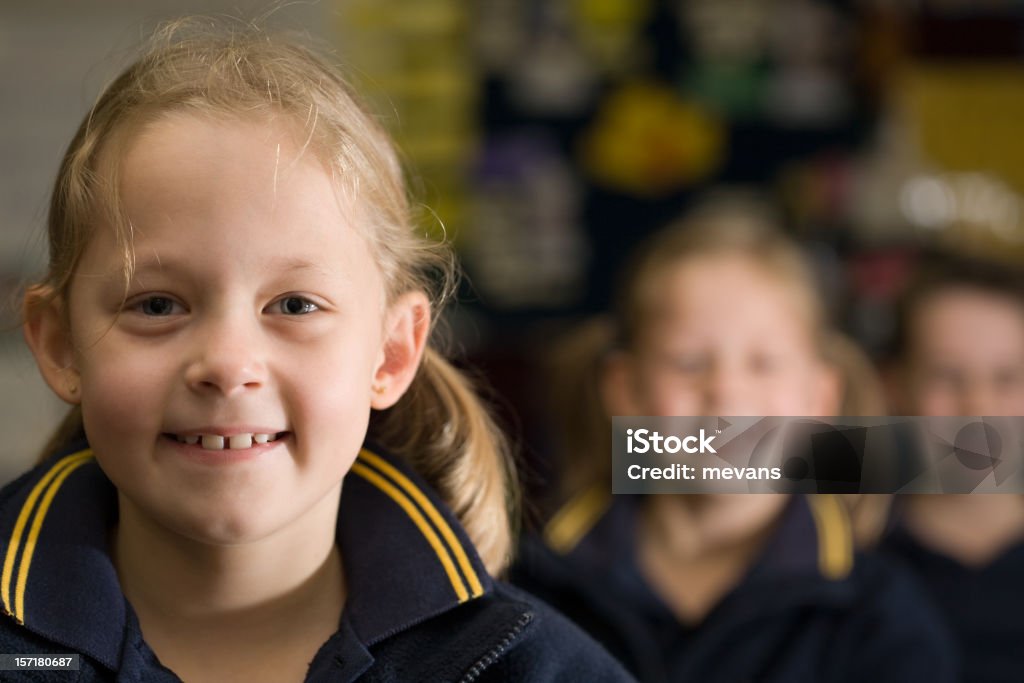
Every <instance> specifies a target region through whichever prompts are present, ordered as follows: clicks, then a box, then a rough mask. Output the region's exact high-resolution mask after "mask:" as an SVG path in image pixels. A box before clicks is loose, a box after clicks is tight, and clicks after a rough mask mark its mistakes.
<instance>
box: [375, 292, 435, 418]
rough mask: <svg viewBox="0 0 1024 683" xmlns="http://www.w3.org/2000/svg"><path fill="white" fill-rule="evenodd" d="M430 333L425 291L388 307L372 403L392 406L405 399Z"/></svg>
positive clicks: (384, 406)
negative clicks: (403, 397) (404, 395)
mask: <svg viewBox="0 0 1024 683" xmlns="http://www.w3.org/2000/svg"><path fill="white" fill-rule="evenodd" d="M429 333H430V300H429V299H428V298H427V295H426V294H424V293H423V292H416V291H414V292H407V293H405V294H403V295H402V296H401V297H399V298H398V300H397V301H395V302H394V303H393V304H392V305H391V306H390V307H389V308H388V313H387V319H386V321H385V327H384V345H383V348H382V349H381V358H380V362H379V364H378V366H377V370H376V372H375V373H374V375H373V386H372V387H371V392H372V395H371V398H370V406H371V407H372V408H375V409H377V410H384V409H385V408H390V407H391V406H393V405H395V403H397V402H398V399H400V398H402V395H403V394H404V393H405V390H406V389H408V388H409V385H410V384H412V380H413V378H414V377H415V376H416V371H417V370H418V369H419V367H420V360H421V359H422V358H423V351H424V350H425V349H426V347H427V337H428V335H429Z"/></svg>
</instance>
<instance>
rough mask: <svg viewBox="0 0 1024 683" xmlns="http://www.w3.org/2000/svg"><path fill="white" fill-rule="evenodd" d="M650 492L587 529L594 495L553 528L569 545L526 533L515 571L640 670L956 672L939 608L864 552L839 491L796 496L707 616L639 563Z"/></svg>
mask: <svg viewBox="0 0 1024 683" xmlns="http://www.w3.org/2000/svg"><path fill="white" fill-rule="evenodd" d="M581 500H585V499H581ZM641 500H642V499H640V498H633V497H627V496H616V497H615V500H614V502H612V503H611V504H610V507H609V508H608V509H607V511H606V512H604V513H603V514H602V515H601V516H600V518H599V519H597V521H596V523H595V524H594V525H593V527H592V528H590V529H589V530H586V529H579V528H578V529H577V530H576V531H575V533H574V532H573V531H572V530H571V529H570V528H569V527H572V526H573V525H574V522H573V521H572V520H576V522H575V524H576V525H577V526H579V525H582V526H584V527H585V526H586V525H587V522H586V521H585V520H587V519H588V518H591V519H593V518H594V517H596V515H595V514H594V512H593V510H594V506H595V505H596V503H595V502H594V501H595V499H594V498H593V496H592V497H591V500H590V502H589V503H584V505H583V508H587V507H589V508H590V511H587V510H586V509H581V508H580V507H577V509H576V510H575V512H571V511H570V513H569V514H568V515H564V516H561V517H557V516H556V518H555V519H554V520H553V524H555V525H556V528H551V527H549V533H548V534H547V538H548V540H549V541H550V542H554V543H555V544H556V545H560V546H561V548H562V550H564V551H565V554H564V555H558V554H557V553H555V552H554V551H552V550H551V549H550V548H549V547H547V546H542V545H541V544H540V543H535V542H531V543H528V544H527V546H528V547H527V549H526V550H524V552H523V554H522V557H521V560H520V563H519V565H518V566H517V568H516V569H515V571H514V574H513V578H514V580H516V581H517V582H519V583H520V584H521V585H523V586H524V587H526V588H528V589H529V590H531V591H532V592H534V593H536V594H537V595H539V596H540V597H542V598H544V599H546V600H548V601H549V602H551V603H552V604H554V605H555V606H556V607H558V608H559V609H561V610H562V611H563V612H564V613H565V614H566V615H567V616H569V617H570V618H572V619H574V620H575V621H576V622H577V623H578V624H580V625H581V626H583V627H584V628H585V629H586V630H587V631H588V632H590V634H591V635H593V636H594V637H595V638H597V639H598V640H599V641H601V642H602V643H604V645H605V646H606V647H607V648H608V650H609V651H610V652H611V653H612V654H614V655H616V656H617V657H619V659H620V660H621V661H622V662H623V663H624V664H625V665H626V666H627V668H629V669H631V670H632V671H633V673H635V674H636V675H637V677H638V678H639V679H640V680H644V681H651V682H655V681H658V682H660V681H753V680H757V681H880V680H887V681H912V680H928V681H945V680H951V679H952V671H953V670H954V666H955V663H954V662H953V661H952V655H951V654H950V652H951V650H950V648H949V647H948V646H947V645H948V639H947V636H946V634H945V633H944V632H943V631H942V630H941V628H940V627H939V626H937V625H936V622H937V618H936V617H937V615H935V614H933V612H932V611H931V610H930V609H929V607H928V604H927V602H926V601H924V600H922V599H921V596H920V595H919V592H918V590H917V589H916V587H915V586H914V585H913V584H912V583H911V582H910V581H908V580H907V578H906V577H905V576H904V574H902V573H900V572H899V571H897V570H895V569H894V568H893V567H890V566H888V565H887V564H886V563H885V562H884V561H882V560H880V559H878V558H871V557H860V556H858V557H857V558H856V562H854V555H853V548H852V540H851V537H850V533H849V528H848V526H847V525H846V524H845V522H846V520H845V517H843V511H842V509H841V508H840V507H839V502H838V501H837V500H836V499H834V498H820V499H808V498H804V497H799V496H796V497H794V498H793V500H792V501H791V503H790V504H789V505H788V507H787V508H786V510H785V511H784V513H783V515H782V518H781V520H780V522H779V524H778V526H777V528H776V531H775V532H774V534H773V536H772V537H771V538H770V540H769V541H768V543H767V545H766V547H765V549H764V550H763V552H762V553H761V555H760V558H759V559H758V560H757V561H756V562H755V564H754V566H753V567H752V568H751V569H750V571H749V572H748V574H747V575H746V577H745V578H744V579H743V581H742V582H741V583H740V585H738V586H737V587H736V588H734V589H733V590H732V591H731V592H730V593H729V594H727V595H726V596H725V597H724V598H723V599H722V600H721V601H720V603H719V604H718V605H717V606H716V607H714V608H713V609H712V611H711V612H710V613H709V614H708V615H707V617H706V618H705V619H704V621H703V622H702V623H701V624H699V625H697V626H696V627H689V626H686V625H683V624H681V623H680V622H679V620H678V619H677V618H676V616H675V615H674V614H673V613H672V612H671V611H670V610H669V608H668V607H667V606H666V605H665V604H664V603H663V602H662V600H661V599H660V598H659V597H658V596H656V595H655V594H654V593H653V592H652V590H651V588H650V587H649V586H648V584H647V582H646V581H645V579H644V578H643V576H642V574H641V572H640V569H639V568H638V567H637V565H636V560H635V558H636V552H635V551H634V550H633V548H634V543H633V539H634V538H635V534H636V528H637V516H638V512H639V510H638V508H639V504H640V501H641ZM570 505H572V503H570ZM566 522H567V523H566ZM560 523H563V524H561V527H562V528H557V527H558V526H559V525H560Z"/></svg>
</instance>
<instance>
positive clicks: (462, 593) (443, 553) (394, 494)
mask: <svg viewBox="0 0 1024 683" xmlns="http://www.w3.org/2000/svg"><path fill="white" fill-rule="evenodd" d="M352 471H353V472H355V473H356V474H358V475H359V476H360V477H362V478H363V479H366V480H367V481H368V482H370V483H371V484H373V485H374V486H376V487H377V488H379V489H380V490H381V491H383V492H384V493H386V494H387V495H388V496H389V497H390V498H391V499H392V500H394V501H395V502H396V503H398V505H399V506H400V507H401V508H402V509H403V510H405V514H407V515H409V519H411V520H412V521H413V523H414V524H416V526H417V527H418V528H419V530H420V533H422V534H423V536H424V537H425V538H426V539H427V542H428V543H430V547H431V548H433V549H434V552H435V553H436V554H437V559H439V560H440V561H441V565H442V566H443V567H444V571H445V573H446V574H448V580H449V581H451V584H452V588H453V589H454V590H455V594H456V595H457V596H458V598H459V602H460V603H461V602H466V601H467V600H469V592H468V591H467V590H466V584H465V583H463V581H462V577H461V576H459V572H458V570H456V569H455V563H454V562H452V558H451V555H449V554H448V550H447V549H446V548H445V547H444V545H443V544H442V543H441V539H440V538H438V537H437V534H436V533H434V530H433V528H431V526H430V524H428V523H427V520H426V519H424V517H423V515H422V514H420V511H419V510H418V509H417V508H416V506H415V505H413V504H412V501H410V500H409V498H408V496H406V495H405V494H404V493H402V492H401V491H400V490H398V488H396V487H395V486H394V485H393V484H392V483H391V482H389V481H388V480H387V479H385V478H384V477H383V476H382V475H380V474H379V473H377V472H376V471H374V470H372V469H370V467H368V466H367V465H365V464H363V463H361V462H358V461H356V462H355V463H354V464H353V465H352Z"/></svg>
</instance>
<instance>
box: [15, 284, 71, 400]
mask: <svg viewBox="0 0 1024 683" xmlns="http://www.w3.org/2000/svg"><path fill="white" fill-rule="evenodd" d="M62 306H63V303H62V301H61V299H60V297H58V296H55V295H53V293H52V291H51V290H50V288H49V287H46V286H44V285H38V286H35V287H30V288H29V289H28V291H27V292H25V309H24V310H25V326H24V334H25V341H26V342H28V347H29V348H30V349H31V350H32V355H33V356H35V359H36V365H37V366H39V372H40V374H41V375H42V376H43V379H44V380H45V381H46V383H47V384H48V385H49V387H50V389H52V390H53V393H55V394H57V396H59V397H60V398H61V400H63V401H65V402H66V403H70V404H72V405H78V404H79V403H81V393H82V392H81V376H80V375H79V372H78V369H77V367H75V357H74V349H73V347H72V344H71V334H70V332H69V330H68V329H67V325H66V324H65V319H64V315H63V314H62Z"/></svg>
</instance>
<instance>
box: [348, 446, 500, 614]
mask: <svg viewBox="0 0 1024 683" xmlns="http://www.w3.org/2000/svg"><path fill="white" fill-rule="evenodd" d="M352 472H353V473H355V474H357V475H359V476H360V477H362V478H363V479H365V480H366V481H368V482H369V483H371V484H373V485H374V486H376V487H377V488H378V489H380V490H381V491H382V492H383V493H384V494H386V495H387V496H388V497H389V498H391V499H392V500H393V501H395V502H396V503H397V504H398V505H399V507H401V508H402V510H404V511H405V513H406V515H408V516H409V519H410V520H412V522H413V523H414V524H415V525H416V527H417V528H418V529H419V530H420V533H422V534H423V537H424V538H425V539H426V540H427V543H429V544H430V547H431V548H432V549H433V550H434V553H435V554H436V555H437V559H438V560H439V561H440V562H441V566H442V567H443V568H444V571H445V574H447V576H448V580H449V581H450V582H451V584H452V589H453V590H454V591H455V595H456V596H457V597H458V599H459V602H460V603H461V602H466V601H467V600H469V599H471V598H476V597H479V596H481V595H483V593H484V588H483V584H482V583H481V581H480V577H479V576H478V575H477V573H476V570H474V569H473V565H472V563H471V562H470V560H469V556H468V555H467V554H466V551H465V548H463V546H462V543H461V542H460V541H459V539H458V537H457V536H456V535H455V532H454V531H453V530H452V528H451V525H449V524H448V522H446V521H445V519H444V517H443V516H442V515H441V513H440V512H439V511H438V510H437V508H436V507H435V506H434V504H433V503H431V502H430V499H429V498H427V496H426V495H424V494H423V492H422V491H421V490H420V489H419V487H417V486H416V484H414V483H413V482H412V481H411V480H410V479H409V478H408V477H406V476H405V475H404V474H402V472H400V471H399V470H398V469H397V468H395V467H394V466H392V465H391V464H390V463H388V462H387V461H386V460H384V459H383V458H381V457H380V456H378V455H376V454H374V453H371V452H370V451H368V450H365V449H363V450H362V451H361V452H360V453H359V459H358V460H357V461H356V462H355V464H353V465H352ZM413 501H415V502H413ZM421 511H422V512H421ZM424 514H425V515H426V517H424ZM428 518H429V519H430V521H429V522H428V521H427V519H428ZM431 523H433V524H431ZM435 528H436V531H435ZM438 532H439V533H440V534H441V535H440V536H438ZM442 537H443V538H444V541H442V540H441V539H442ZM452 555H454V556H455V559H454V560H453V559H452ZM456 562H458V565H459V568H461V570H462V573H461V574H460V573H459V568H456V565H455V563H456ZM463 576H465V581H464V580H463ZM467 582H468V583H469V588H468V589H467V587H466V583H467Z"/></svg>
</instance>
